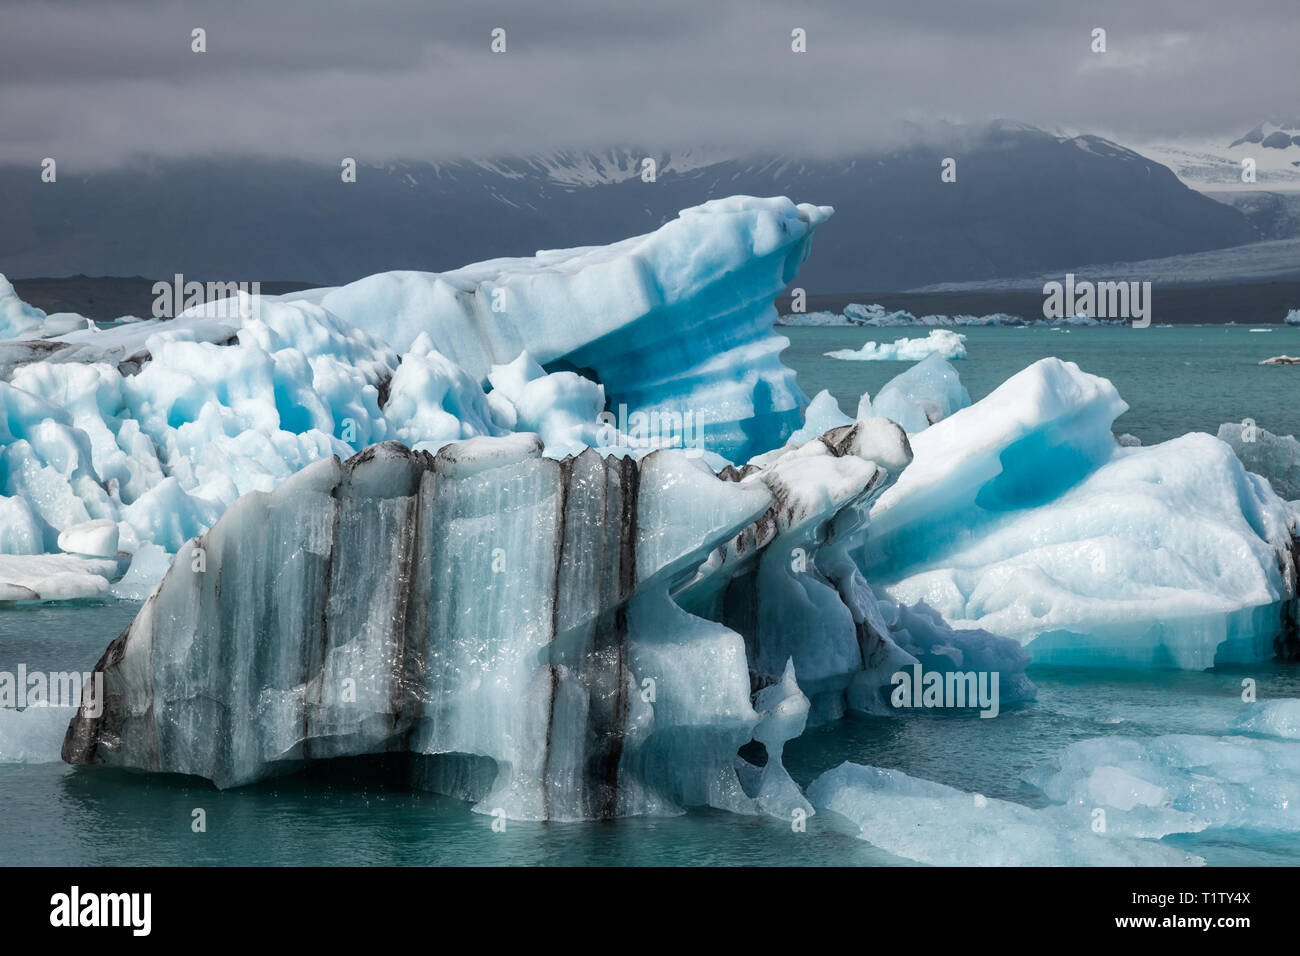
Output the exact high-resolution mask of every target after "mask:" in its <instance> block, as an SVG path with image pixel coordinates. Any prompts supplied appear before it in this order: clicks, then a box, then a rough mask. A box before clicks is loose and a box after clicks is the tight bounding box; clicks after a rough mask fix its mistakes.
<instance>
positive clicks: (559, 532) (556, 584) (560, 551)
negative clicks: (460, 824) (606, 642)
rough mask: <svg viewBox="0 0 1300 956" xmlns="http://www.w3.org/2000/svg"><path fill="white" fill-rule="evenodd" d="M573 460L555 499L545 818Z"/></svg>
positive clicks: (563, 467)
mask: <svg viewBox="0 0 1300 956" xmlns="http://www.w3.org/2000/svg"><path fill="white" fill-rule="evenodd" d="M573 463H574V460H573V458H572V457H568V458H565V459H564V460H563V461H561V462H560V463H559V466H560V468H559V479H558V481H557V482H556V489H555V494H556V498H557V500H556V503H555V524H556V528H555V551H554V559H553V560H554V561H555V574H554V576H553V577H552V579H551V643H550V648H549V650H550V652H551V654H552V658H551V661H550V663H549V664H548V665H547V668H548V670H549V671H550V678H551V681H550V687H549V690H548V692H549V694H550V700H548V701H547V702H546V752H545V754H543V755H542V781H541V790H542V816H543V817H544V818H545V819H548V820H549V819H550V817H551V788H550V779H551V753H552V749H551V748H552V742H553V737H552V735H553V733H554V731H555V694H556V691H557V690H558V689H559V686H560V674H559V670H558V669H557V668H556V665H555V659H554V652H555V641H556V638H557V637H558V636H559V632H560V601H561V600H562V599H563V598H562V595H563V593H564V592H563V588H562V585H563V583H564V582H563V579H564V544H565V539H566V538H567V537H568V534H569V523H568V520H567V518H568V514H567V510H568V505H569V483H570V482H571V481H573Z"/></svg>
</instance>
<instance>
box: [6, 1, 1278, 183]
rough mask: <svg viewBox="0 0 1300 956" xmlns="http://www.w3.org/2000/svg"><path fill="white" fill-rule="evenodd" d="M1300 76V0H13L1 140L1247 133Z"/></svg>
mask: <svg viewBox="0 0 1300 956" xmlns="http://www.w3.org/2000/svg"><path fill="white" fill-rule="evenodd" d="M195 27H203V28H205V29H206V31H207V48H208V49H207V52H206V53H202V54H197V53H193V52H191V49H190V46H191V30H192V29H193V28H195ZM495 27H501V28H504V29H505V30H506V42H507V52H506V53H504V54H493V53H492V52H491V51H490V49H489V44H490V41H491V37H490V34H491V31H492V29H493V28H495ZM795 27H801V28H803V29H805V30H806V31H807V38H808V39H807V46H808V52H807V53H806V54H795V53H792V52H791V49H790V44H791V30H792V29H794V28H795ZM1095 27H1102V28H1104V29H1105V30H1106V31H1107V46H1108V52H1107V53H1105V54H1095V53H1093V52H1091V50H1090V43H1091V32H1092V30H1093V28H1095ZM1298 93H1300V0H1233V2H1230V3H1224V2H1222V0H1141V2H1136V0H1113V2H1112V0H1104V2H1083V0H1080V2H1065V0H889V2H875V0H822V2H805V3H797V4H796V3H789V2H762V0H757V2H756V0H747V2H741V0H644V2H630V0H605V2H597V0H473V2H460V3H455V4H453V3H438V2H432V0H364V2H359V0H352V2H342V0H252V2H242V0H226V2H222V3H219V4H218V3H211V2H210V3H193V2H147V0H67V2H64V0H51V2H43V3H24V2H18V3H14V2H12V0H0V124H2V126H0V162H19V163H39V161H40V160H41V159H42V158H43V157H46V156H53V157H56V158H57V159H58V161H59V163H60V168H61V170H63V169H72V170H76V169H78V168H87V169H90V168H98V167H104V166H112V165H117V164H120V163H122V162H123V161H124V160H127V159H129V158H130V157H132V156H133V155H154V156H176V155H184V156H194V155H200V156H211V155H214V154H218V153H229V154H240V155H248V154H254V155H259V156H275V157H295V158H300V159H307V160H320V161H328V162H337V161H338V157H340V156H345V155H347V156H354V157H356V158H357V159H358V160H359V161H360V162H362V163H367V162H376V161H387V160H392V159H402V158H410V159H432V158H438V157H454V156H464V155H474V156H485V155H493V154H516V153H529V152H537V151H543V150H547V149H553V148H565V147H576V148H585V147H600V146H605V145H614V144H625V145H628V146H635V147H638V148H644V149H649V150H660V149H663V150H667V149H680V148H682V147H688V146H695V147H711V148H715V149H721V150H726V151H740V150H750V149H762V150H777V151H781V152H793V153H806V154H832V153H839V152H848V151H855V150H861V149H863V148H869V147H871V146H872V145H888V143H889V141H890V139H891V138H892V137H893V136H895V135H896V130H897V123H898V121H899V120H917V121H929V120H934V119H946V120H951V121H958V122H964V121H981V120H985V119H990V118H994V117H1009V118H1014V119H1019V120H1023V121H1025V122H1029V123H1034V124H1036V125H1040V126H1044V127H1048V128H1053V129H1055V128H1062V129H1065V130H1068V131H1071V132H1077V131H1087V132H1097V133H1101V134H1102V135H1107V136H1111V137H1112V138H1115V139H1117V140H1119V141H1120V142H1124V143H1129V144H1141V143H1145V142H1151V141H1154V140H1165V139H1170V138H1188V137H1202V136H1207V137H1213V138H1220V139H1222V138H1225V137H1226V138H1228V139H1231V138H1235V137H1236V136H1238V135H1240V134H1241V133H1243V132H1245V131H1246V130H1247V129H1249V128H1250V127H1251V126H1253V125H1254V124H1255V123H1257V122H1258V121H1260V120H1263V119H1266V118H1268V117H1270V116H1278V115H1294V114H1295V113H1297V112H1300V95H1297V94H1298Z"/></svg>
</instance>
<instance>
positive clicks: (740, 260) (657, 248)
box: [0, 197, 831, 593]
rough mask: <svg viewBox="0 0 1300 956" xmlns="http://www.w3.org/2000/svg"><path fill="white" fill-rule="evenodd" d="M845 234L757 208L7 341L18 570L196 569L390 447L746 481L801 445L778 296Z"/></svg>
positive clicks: (715, 209) (24, 316)
mask: <svg viewBox="0 0 1300 956" xmlns="http://www.w3.org/2000/svg"><path fill="white" fill-rule="evenodd" d="M830 214H831V210H830V209H829V207H817V206H809V205H801V206H796V205H795V204H794V203H792V202H790V201H789V200H787V199H784V198H778V199H753V198H749V197H734V198H732V199H727V200H716V201H713V202H710V203H706V204H705V205H703V206H700V207H695V208H692V209H687V210H684V211H683V212H682V214H681V216H680V217H679V218H678V219H676V220H674V221H672V222H670V223H668V224H667V225H665V226H664V227H662V228H661V229H660V230H658V231H657V232H655V233H651V234H649V235H646V236H640V237H636V238H634V239H628V240H624V241H622V242H618V243H614V244H613V245H610V246H605V247H592V248H584V249H574V250H559V251H549V252H542V253H539V254H538V255H537V256H535V257H533V258H530V259H499V260H493V261H492V262H488V263H480V264H476V265H473V266H467V267H465V268H464V269H460V270H457V271H455V272H451V273H445V274H442V275H435V274H431V273H410V272H406V273H386V274H383V275H379V276H371V277H369V278H367V279H363V280H360V281H359V282H356V283H352V284H351V285H348V286H344V287H341V288H335V289H316V290H307V291H305V292H301V293H295V294H293V295H289V296H281V297H273V296H250V295H248V294H246V293H243V292H240V293H238V294H237V295H236V296H234V297H232V298H230V299H223V300H219V301H216V302H209V303H205V304H199V305H195V306H193V307H192V308H190V309H187V310H186V311H185V312H183V313H182V314H181V315H180V316H178V317H176V318H175V319H169V320H152V321H138V322H129V323H119V324H116V325H114V326H113V327H111V328H106V329H100V328H98V327H96V326H93V325H91V326H89V327H87V328H84V329H78V330H74V331H67V330H66V329H65V330H64V331H63V333H62V334H60V335H57V336H54V337H51V338H49V339H47V340H42V341H40V342H35V343H34V342H27V341H10V342H5V343H0V371H3V373H4V375H3V377H4V379H5V381H3V382H0V551H3V552H6V553H10V554H14V555H36V554H42V553H45V554H53V553H57V552H59V551H60V550H65V548H64V545H61V544H60V543H59V541H60V538H61V537H62V536H64V535H72V534H77V535H80V540H81V541H82V542H83V544H82V545H74V544H68V542H69V541H71V540H72V538H71V537H68V538H65V539H64V544H65V545H66V548H67V549H71V550H73V551H77V550H78V549H79V548H80V547H89V546H90V545H87V544H84V542H85V535H84V532H74V531H73V529H78V528H82V529H84V528H85V527H87V526H88V525H89V523H90V522H113V523H116V525H117V528H118V545H117V546H119V547H120V548H121V549H122V551H123V552H125V553H126V554H128V555H135V554H144V553H145V552H148V551H149V549H151V548H153V547H159V548H162V549H164V550H165V551H166V552H168V553H171V554H174V553H176V551H177V550H178V549H179V548H181V547H182V546H183V545H184V544H185V542H186V541H188V540H189V539H191V538H193V537H194V536H195V535H198V534H201V533H203V532H204V531H206V530H207V529H209V528H211V527H212V524H213V523H214V522H215V521H216V519H217V518H218V517H219V516H220V515H221V514H222V513H223V512H224V511H225V510H226V509H227V508H229V507H231V506H232V505H233V503H234V502H235V501H236V500H237V499H238V498H239V497H240V496H241V495H244V494H247V493H249V492H253V491H260V492H267V491H270V490H272V489H273V488H275V487H277V486H278V485H279V484H280V483H282V482H283V481H285V480H286V479H288V478H289V477H290V476H292V475H293V474H296V473H297V472H299V471H301V470H302V469H303V468H305V467H307V466H309V465H311V464H313V463H315V462H319V461H322V460H325V459H327V458H329V457H331V456H335V457H338V458H339V459H340V460H342V459H346V458H349V457H350V456H352V455H353V454H355V453H357V452H358V451H360V450H362V449H364V448H366V447H368V446H370V445H373V444H375V443H377V442H382V441H385V440H397V441H401V442H403V443H404V444H406V445H407V446H408V447H410V448H414V449H416V450H419V451H428V452H430V453H436V452H437V451H438V450H439V449H440V448H442V447H443V446H445V445H446V444H448V443H451V442H456V441H463V440H466V439H470V438H475V437H500V436H504V435H508V434H513V433H529V434H535V435H538V436H539V437H540V438H541V439H542V441H543V445H544V448H545V449H546V454H548V455H550V456H551V457H554V458H556V459H557V460H558V459H561V458H564V457H566V456H568V455H577V454H579V453H581V451H582V450H584V449H585V448H587V447H597V448H599V449H601V450H602V451H603V452H605V453H607V454H612V455H616V456H619V457H623V456H627V455H631V456H633V457H638V456H643V455H645V454H648V453H649V452H651V451H653V450H655V449H659V448H667V447H678V448H681V449H683V450H685V451H687V452H688V453H690V454H693V455H697V456H699V457H701V458H702V459H703V460H705V461H707V462H709V463H710V464H712V465H713V466H714V467H715V468H720V467H722V466H723V465H725V464H727V463H728V461H732V460H735V461H744V460H745V458H747V457H749V456H750V455H752V454H755V453H758V452H764V451H767V450H769V449H770V448H772V447H775V446H778V445H780V444H781V443H782V442H783V441H784V440H785V439H786V438H788V436H789V435H790V434H791V433H792V432H793V431H794V430H795V429H796V428H797V427H799V425H800V414H799V408H800V406H801V405H802V404H803V403H804V401H805V397H804V396H803V393H802V392H801V391H800V390H799V389H798V386H797V385H796V384H795V379H794V373H793V372H792V371H790V370H789V369H787V368H786V367H785V366H784V365H782V364H781V362H780V360H779V353H780V351H781V350H782V349H783V348H784V347H785V345H786V344H787V343H786V340H785V339H783V338H781V337H779V336H777V335H775V334H773V332H772V325H773V322H774V320H775V317H776V312H775V309H774V308H773V306H772V299H773V297H774V296H775V295H776V293H777V292H779V291H780V289H781V288H782V287H783V286H784V285H785V284H786V283H787V282H789V281H790V280H791V279H792V278H793V277H794V275H795V271H796V270H797V268H798V266H799V265H800V264H801V263H802V261H803V259H804V258H805V256H806V255H807V254H808V250H809V247H810V242H811V236H812V233H813V231H814V229H815V228H816V227H817V225H819V224H820V223H822V222H823V221H825V219H826V218H827V217H828V216H829V215H830ZM0 308H2V309H3V310H4V311H3V314H4V316H5V317H6V318H5V322H6V323H7V325H6V328H7V329H8V331H9V332H10V333H11V334H27V333H30V332H32V330H33V329H35V328H36V325H35V324H33V323H38V322H42V321H44V319H43V313H40V312H39V310H34V309H32V308H31V307H30V306H27V305H26V304H24V303H22V302H21V300H19V299H18V298H17V296H16V295H14V294H13V291H12V287H10V286H9V285H8V284H7V283H4V284H3V286H0ZM435 343H436V347H435ZM97 527H100V528H101V529H103V528H104V527H105V526H104V525H103V524H100V525H98V526H97ZM101 533H102V534H103V535H105V537H104V539H103V541H101V542H99V543H97V544H95V545H94V548H96V549H98V550H106V549H107V546H108V545H107V541H108V537H107V535H108V533H107V531H103V530H101ZM157 566H158V562H157V561H156V560H155V559H154V558H153V557H152V556H151V557H149V558H142V559H141V561H140V563H139V566H138V567H137V569H136V573H135V574H134V575H133V576H132V580H133V581H135V582H136V583H135V584H133V585H132V586H131V591H132V593H135V592H137V591H139V590H140V589H141V588H144V587H145V584H146V582H145V581H144V579H143V575H144V574H145V572H146V571H149V570H151V569H152V570H153V571H155V572H156V570H157ZM56 591H57V589H52V590H50V592H49V593H55V592H56ZM122 593H125V592H122Z"/></svg>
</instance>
